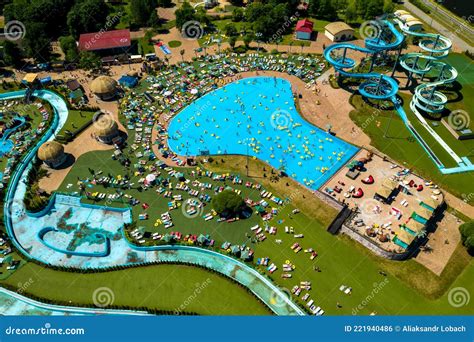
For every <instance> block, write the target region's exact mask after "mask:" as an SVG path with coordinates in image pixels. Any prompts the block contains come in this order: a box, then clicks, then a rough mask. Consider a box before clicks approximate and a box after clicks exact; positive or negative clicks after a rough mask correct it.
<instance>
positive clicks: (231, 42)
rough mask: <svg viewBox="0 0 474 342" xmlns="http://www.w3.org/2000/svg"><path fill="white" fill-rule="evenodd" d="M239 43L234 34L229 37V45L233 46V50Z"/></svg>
mask: <svg viewBox="0 0 474 342" xmlns="http://www.w3.org/2000/svg"><path fill="white" fill-rule="evenodd" d="M236 43H237V37H236V36H232V37H230V38H229V45H230V47H231V48H232V50H233V49H234V48H235V44H236Z"/></svg>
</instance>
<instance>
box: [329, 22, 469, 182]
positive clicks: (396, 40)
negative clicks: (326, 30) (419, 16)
mask: <svg viewBox="0 0 474 342" xmlns="http://www.w3.org/2000/svg"><path fill="white" fill-rule="evenodd" d="M394 22H395V23H396V24H397V25H398V27H399V28H400V30H401V32H400V31H398V30H397V29H396V27H395V25H394V24H393V23H392V22H391V21H388V20H378V21H374V22H372V25H374V26H375V27H374V28H375V31H376V32H378V35H377V37H375V38H368V39H365V47H361V46H357V45H355V44H350V43H336V44H333V45H331V46H329V47H327V48H326V49H325V50H324V57H325V58H326V60H327V61H328V62H329V63H330V64H331V65H332V66H333V67H334V69H336V71H338V72H339V73H340V74H341V75H342V76H345V77H352V78H364V79H367V81H365V82H363V83H361V84H360V85H359V93H360V94H361V95H362V96H364V97H366V98H370V99H375V100H390V101H392V102H393V103H394V107H395V110H396V111H397V112H398V114H399V116H400V118H401V119H402V121H403V123H404V124H405V126H406V127H407V128H408V130H409V131H410V132H411V134H412V135H413V136H414V137H415V138H416V140H417V141H418V142H419V144H420V145H421V146H422V147H423V149H424V150H425V151H426V152H427V154H428V155H429V157H430V158H431V159H432V160H433V162H434V163H435V164H436V165H437V166H438V168H439V169H440V172H441V173H443V174H452V173H458V172H465V171H474V165H473V164H472V163H471V162H470V161H469V159H468V158H467V157H459V156H458V155H457V154H456V153H455V152H454V151H453V150H452V149H451V147H450V146H449V145H448V144H447V143H446V142H445V141H444V140H443V139H442V138H441V137H440V136H439V135H438V134H437V133H436V132H435V131H434V130H433V129H432V128H431V126H430V125H429V123H428V122H427V121H426V120H425V118H424V117H423V115H422V114H421V113H420V110H422V111H424V112H426V113H431V114H438V113H441V112H442V111H443V110H444V107H445V105H446V103H447V101H448V99H447V97H446V95H444V94H442V93H441V92H439V91H437V90H436V88H437V87H438V86H442V85H446V84H449V83H451V82H454V81H455V80H456V78H457V76H458V72H457V71H456V69H455V68H453V67H452V66H450V65H449V64H446V63H444V62H441V61H440V59H441V58H444V57H446V56H447V55H448V53H449V50H450V49H451V46H452V43H451V40H450V39H449V38H447V37H444V36H441V35H439V34H434V33H421V32H414V31H411V30H410V29H409V27H408V26H407V25H406V24H405V23H404V22H403V21H401V20H400V19H394ZM385 32H388V33H390V34H388V35H387V34H385V35H384V33H385ZM405 35H411V36H414V37H417V38H419V39H420V42H419V44H418V45H419V47H420V48H421V49H422V50H424V51H425V52H427V53H428V54H423V53H407V54H405V55H403V56H401V57H400V60H399V62H400V65H401V66H402V67H403V68H404V69H405V70H407V71H408V73H409V77H410V78H411V77H413V75H417V76H420V77H421V80H423V78H424V77H425V75H426V74H428V73H430V76H432V74H433V73H435V72H436V73H437V75H438V77H437V78H436V79H435V80H434V81H430V82H428V83H422V84H420V85H418V86H417V87H416V89H415V92H414V95H413V97H412V100H411V103H410V109H411V111H412V112H413V113H414V114H415V117H416V118H417V120H418V121H419V123H420V124H421V125H422V126H423V128H424V129H426V131H427V132H428V133H429V134H430V135H431V136H432V137H433V138H434V139H435V140H436V141H437V142H438V143H439V144H440V146H441V147H442V148H443V149H444V150H445V151H446V152H447V153H448V154H449V155H450V156H451V157H452V158H453V159H454V161H455V162H456V164H457V166H456V167H452V168H446V167H445V166H444V165H443V163H442V162H441V161H440V159H439V158H438V157H437V156H436V154H435V153H434V151H433V150H432V149H431V147H430V146H429V145H428V144H427V143H426V141H425V140H424V139H423V138H422V136H421V135H420V134H419V132H417V131H416V129H415V128H414V126H413V125H412V124H411V122H410V120H409V119H408V116H407V114H406V113H405V110H404V109H403V106H401V104H400V102H399V100H398V99H397V97H396V94H397V92H398V83H397V81H396V80H395V79H393V78H391V77H389V76H387V75H384V74H380V73H376V72H367V73H357V72H353V71H352V70H353V69H354V68H355V67H356V65H357V63H356V62H355V60H354V59H352V58H350V57H347V56H346V54H347V51H348V50H353V51H358V52H362V53H366V54H376V53H379V52H382V51H387V50H393V49H396V48H399V47H400V45H401V44H402V43H403V40H404V39H405ZM340 51H342V54H341V53H340ZM338 52H339V54H337V53H338Z"/></svg>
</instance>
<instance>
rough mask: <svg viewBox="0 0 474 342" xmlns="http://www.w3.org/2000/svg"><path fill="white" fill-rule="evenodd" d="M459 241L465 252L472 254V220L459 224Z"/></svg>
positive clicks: (473, 249) (473, 241) (473, 226)
mask: <svg viewBox="0 0 474 342" xmlns="http://www.w3.org/2000/svg"><path fill="white" fill-rule="evenodd" d="M459 232H460V233H461V241H462V244H463V246H465V247H466V249H467V252H468V253H469V254H470V255H473V256H474V221H469V222H466V223H463V224H462V225H460V226H459Z"/></svg>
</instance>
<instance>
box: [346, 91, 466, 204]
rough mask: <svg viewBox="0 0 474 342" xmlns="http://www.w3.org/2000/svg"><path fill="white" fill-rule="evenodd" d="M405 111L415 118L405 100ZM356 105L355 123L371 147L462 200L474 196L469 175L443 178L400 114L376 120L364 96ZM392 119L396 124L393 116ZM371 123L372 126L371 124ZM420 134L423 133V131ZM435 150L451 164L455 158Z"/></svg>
mask: <svg viewBox="0 0 474 342" xmlns="http://www.w3.org/2000/svg"><path fill="white" fill-rule="evenodd" d="M404 99H405V103H404V107H405V111H406V113H407V115H409V117H411V116H412V115H413V114H411V112H410V111H409V109H408V110H407V108H406V106H407V105H408V101H407V99H406V98H405V97H404ZM352 103H353V105H355V106H356V107H357V108H358V109H356V110H353V111H352V112H351V113H350V117H351V119H352V120H353V121H354V122H355V123H356V124H357V125H358V126H359V127H363V130H364V132H365V133H366V134H367V135H368V136H369V137H370V139H371V145H372V146H374V147H375V148H377V149H378V150H380V151H381V152H383V153H385V154H387V155H388V156H390V157H391V158H393V159H395V160H396V161H397V162H399V163H400V164H401V165H405V166H406V167H412V168H413V169H414V170H415V171H416V172H417V173H419V174H420V175H422V176H423V177H425V178H426V179H431V180H433V181H434V182H435V183H437V184H439V185H440V186H441V187H442V188H444V189H446V190H448V191H450V192H451V193H453V194H454V195H456V196H459V197H461V196H462V194H468V193H471V192H474V183H473V182H466V175H465V174H453V175H442V174H441V172H439V171H438V169H437V168H436V166H435V165H434V163H433V161H432V160H431V159H430V158H429V156H428V154H427V153H426V152H425V150H424V149H423V148H422V147H421V145H420V144H419V143H418V142H417V141H416V140H415V139H414V138H413V137H412V135H411V133H410V132H409V131H408V129H407V128H406V126H405V125H404V123H403V121H402V120H401V119H400V117H399V116H398V114H397V113H395V112H393V111H381V112H380V114H379V115H377V116H376V117H375V118H374V115H373V114H372V113H373V112H374V109H373V108H372V107H369V106H367V105H365V103H364V105H362V103H363V101H362V100H361V96H360V95H354V96H353V98H352ZM391 115H392V118H393V119H392V120H391V119H390V116H391ZM367 123H369V124H367ZM389 123H390V126H389V129H388V133H387V137H386V138H385V137H384V132H385V130H386V128H387V126H388V125H389ZM412 123H413V124H414V125H415V126H418V124H417V123H416V121H415V120H412ZM420 133H423V131H422V130H420ZM423 137H424V138H425V137H426V138H427V139H428V134H423ZM432 147H433V149H434V150H435V152H436V153H437V154H439V155H440V157H441V158H442V159H443V161H448V162H449V159H450V158H451V157H448V156H446V154H445V152H443V151H444V150H443V149H442V148H441V147H440V146H439V144H437V143H436V144H435V143H434V142H433V144H432ZM448 166H450V165H448Z"/></svg>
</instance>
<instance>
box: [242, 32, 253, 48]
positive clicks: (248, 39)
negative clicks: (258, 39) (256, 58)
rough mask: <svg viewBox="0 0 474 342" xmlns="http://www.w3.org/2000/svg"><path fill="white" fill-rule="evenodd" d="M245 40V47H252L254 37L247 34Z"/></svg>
mask: <svg viewBox="0 0 474 342" xmlns="http://www.w3.org/2000/svg"><path fill="white" fill-rule="evenodd" d="M243 40H244V44H245V47H246V48H247V49H248V48H249V47H250V43H252V40H253V37H252V36H251V35H250V34H246V35H245V36H244V39H243Z"/></svg>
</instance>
